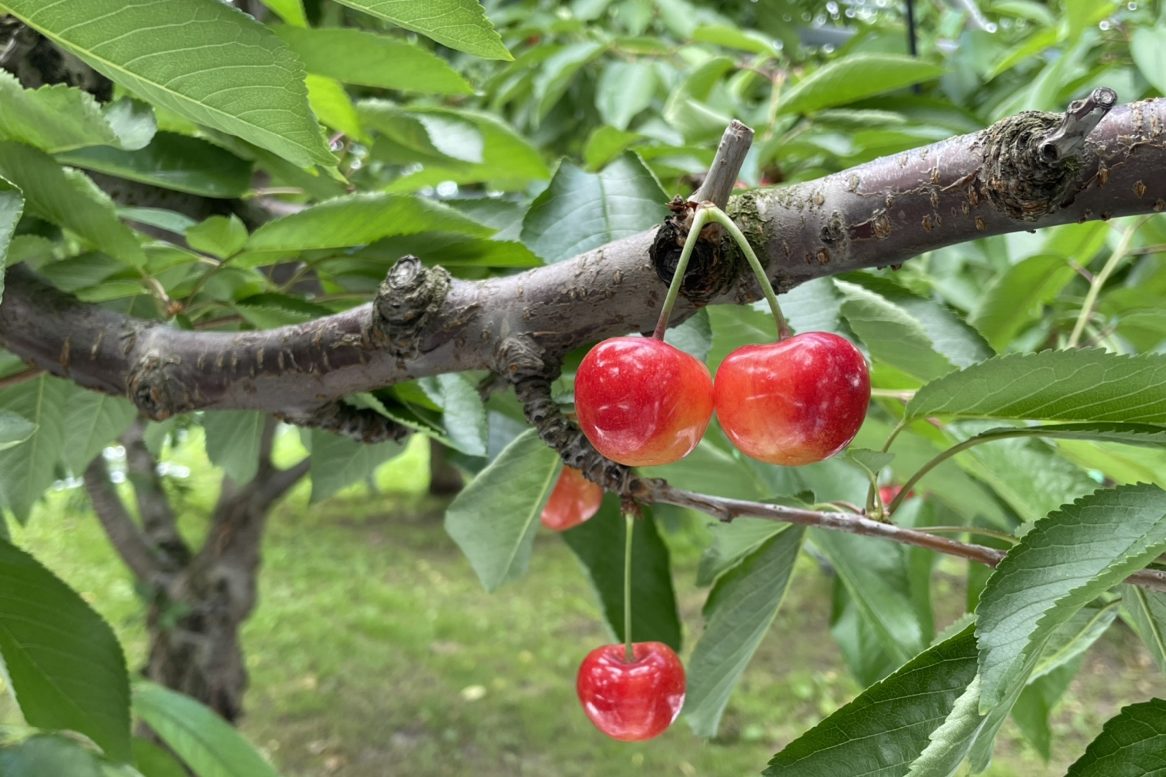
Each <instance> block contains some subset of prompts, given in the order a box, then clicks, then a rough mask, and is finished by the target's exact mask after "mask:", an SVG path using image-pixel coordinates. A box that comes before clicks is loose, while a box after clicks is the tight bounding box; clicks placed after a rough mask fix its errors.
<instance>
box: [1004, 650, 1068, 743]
mask: <svg viewBox="0 0 1166 777" xmlns="http://www.w3.org/2000/svg"><path fill="white" fill-rule="evenodd" d="M1080 663H1081V662H1080V661H1074V662H1072V663H1069V664H1065V665H1063V666H1059V667H1057V668H1056V669H1055V670H1053V671H1052V672H1050V673H1049V674H1046V675H1044V676H1042V677H1039V678H1037V679H1035V680H1033V681H1032V682H1030V683H1029V684H1028V685H1027V686H1025V689H1024V690H1023V691H1021V692H1020V696H1018V697H1017V699H1016V704H1014V705H1013V707H1012V720H1013V721H1014V722H1015V723H1016V727H1017V728H1018V729H1020V733H1021V734H1023V735H1024V738H1025V739H1026V740H1028V743H1029V744H1030V745H1032V747H1033V749H1034V750H1036V751H1037V752H1038V753H1040V756H1041V758H1043V759H1044V760H1045V761H1046V762H1047V761H1048V760H1049V758H1050V757H1052V739H1053V732H1052V728H1051V727H1050V726H1049V715H1051V714H1052V711H1053V708H1054V707H1055V706H1056V704H1057V702H1058V701H1060V698H1061V696H1063V695H1064V693H1065V691H1066V690H1067V689H1068V687H1069V683H1071V682H1072V681H1073V678H1074V677H1075V676H1076V674H1077V670H1078V669H1079V668H1080Z"/></svg>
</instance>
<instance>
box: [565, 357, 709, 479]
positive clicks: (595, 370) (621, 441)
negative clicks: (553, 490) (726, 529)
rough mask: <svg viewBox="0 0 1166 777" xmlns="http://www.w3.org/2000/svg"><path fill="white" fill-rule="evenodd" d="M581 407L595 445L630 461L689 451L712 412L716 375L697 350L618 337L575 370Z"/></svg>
mask: <svg viewBox="0 0 1166 777" xmlns="http://www.w3.org/2000/svg"><path fill="white" fill-rule="evenodd" d="M575 413H576V415H577V416H578V419H579V428H581V429H582V430H583V434H585V435H586V436H587V439H588V440H590V441H591V444H592V445H594V446H595V449H596V450H598V451H599V452H600V453H602V454H603V455H604V456H606V457H607V458H609V459H611V460H612V461H616V462H619V463H620V464H625V465H627V466H629V467H647V466H653V465H657V464H669V463H671V462H674V461H679V460H680V459H682V458H684V457H685V456H687V455H688V454H689V453H691V452H692V450H693V448H695V447H696V446H697V444H698V443H699V442H700V439H701V437H703V436H704V432H705V429H707V428H708V425H709V421H710V420H711V419H712V413H713V381H712V376H711V375H709V371H708V367H706V366H705V365H704V363H703V362H701V361H699V360H697V359H696V358H695V357H693V356H691V355H689V354H687V353H685V352H684V351H681V350H680V349H678V348H674V347H673V346H671V345H668V344H667V343H665V342H663V341H662V340H657V339H655V338H652V337H612V338H609V339H607V340H604V341H603V342H601V343H599V344H597V345H596V346H595V347H594V348H592V349H591V350H590V351H588V353H587V355H586V356H584V357H583V361H582V362H581V363H580V364H579V369H578V371H576V373H575Z"/></svg>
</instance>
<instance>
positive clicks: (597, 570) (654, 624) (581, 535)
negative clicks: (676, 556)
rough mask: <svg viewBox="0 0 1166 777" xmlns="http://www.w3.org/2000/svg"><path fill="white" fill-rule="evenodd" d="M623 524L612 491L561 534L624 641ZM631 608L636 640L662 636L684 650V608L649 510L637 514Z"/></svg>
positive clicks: (616, 634)
mask: <svg viewBox="0 0 1166 777" xmlns="http://www.w3.org/2000/svg"><path fill="white" fill-rule="evenodd" d="M624 524H625V522H624V518H623V516H622V515H620V511H619V505H618V501H617V500H616V499H614V498H612V497H608V498H605V499H604V500H603V505H602V506H601V507H600V510H599V512H598V513H596V514H595V515H594V516H592V517H591V518H590V519H588V520H586V521H584V522H583V523H581V524H579V525H578V526H576V527H575V528H573V529H571V530H569V531H566V532H564V533H563V535H562V537H563V540H564V541H565V542H566V543H567V547H569V548H570V549H571V552H572V553H574V554H575V557H576V558H577V559H579V563H580V564H582V565H583V569H584V570H585V571H586V573H587V578H588V580H589V581H590V582H591V586H592V588H594V590H595V593H596V595H597V596H598V597H599V604H600V606H601V607H602V608H603V616H604V620H606V621H607V625H608V626H609V628H610V629H611V633H612V635H613V637H614V638H615V639H616V640H617V641H621V642H622V641H623V638H624V612H623V569H624V568H623V562H624V554H623V550H622V549H623V547H624V540H625V534H624V531H625V527H624ZM632 613H633V615H634V616H635V617H634V618H633V619H632V641H634V642H652V641H655V642H663V643H664V644H666V645H669V646H671V647H672V649H673V650H676V651H679V650H680V640H681V624H680V614H679V613H678V612H677V609H676V594H675V592H674V591H673V588H672V569H671V565H670V562H669V554H668V546H667V545H665V544H664V540H663V539H661V537H660V533H659V531H658V530H657V529H656V520H655V518H654V517H653V515H652V512H651V511H650V510H645V512H644V515H643V516H641V517H640V518H637V519H636V521H635V528H634V529H633V532H632Z"/></svg>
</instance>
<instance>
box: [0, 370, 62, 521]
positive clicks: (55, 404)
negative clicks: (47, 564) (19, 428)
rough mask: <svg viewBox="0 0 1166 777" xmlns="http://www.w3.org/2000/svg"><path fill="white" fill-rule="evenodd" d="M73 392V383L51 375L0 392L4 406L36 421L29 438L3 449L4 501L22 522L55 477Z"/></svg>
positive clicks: (0, 490)
mask: <svg viewBox="0 0 1166 777" xmlns="http://www.w3.org/2000/svg"><path fill="white" fill-rule="evenodd" d="M70 394H71V389H70V384H68V383H66V382H65V381H62V380H58V379H57V378H52V377H49V376H47V375H42V376H41V377H39V378H35V379H33V380H30V381H26V382H24V383H21V384H18V385H16V386H12V387H11V388H8V389H5V390H3V391H0V408H3V409H5V410H7V411H9V412H12V413H16V414H17V415H20V416H23V417H24V418H26V419H28V420H29V421H31V422H32V423H34V424H36V431H35V432H34V433H33V434H32V435H31V436H30V437H29V438H28V439H27V440H25V441H24V442H22V443H20V444H19V445H15V446H13V447H11V448H9V449H7V450H4V451H0V502H2V503H3V504H4V505H5V506H7V507H8V509H9V510H11V511H12V512H13V513H14V514H15V515H16V519H17V520H18V521H20V522H21V523H23V522H24V521H26V520H27V519H28V514H29V512H30V511H31V510H32V505H33V503H35V502H36V500H37V499H39V498H40V495H41V493H43V492H44V490H45V489H46V488H48V487H49V486H50V485H52V482H53V480H54V478H55V474H54V472H53V468H54V467H55V466H56V463H57V461H58V460H59V459H60V456H61V450H62V447H63V445H64V441H65V429H64V417H65V403H66V401H67V399H68V398H69V396H70Z"/></svg>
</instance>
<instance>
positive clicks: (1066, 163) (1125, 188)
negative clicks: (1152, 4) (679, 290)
mask: <svg viewBox="0 0 1166 777" xmlns="http://www.w3.org/2000/svg"><path fill="white" fill-rule="evenodd" d="M1065 121H1066V118H1065V116H1064V115H1061V114H1038V113H1032V112H1029V113H1026V114H1021V115H1019V116H1015V117H1011V118H1009V119H1005V120H1003V121H1001V122H998V123H997V124H995V125H993V126H992V127H989V128H988V129H986V130H983V131H981V132H977V133H973V134H971V135H965V136H961V137H957V138H952V139H950V140H946V141H942V142H940V143H936V144H932V145H930V146H926V147H923V148H919V149H915V150H912V151H908V152H904V153H902V154H898V155H895V156H892V157H888V158H885V159H880V160H875V161H873V162H870V163H867V164H865V165H861V166H859V167H856V168H853V169H851V170H848V171H844V172H842V173H838V174H835V175H831V176H827V177H826V178H822V179H819V180H817V181H811V182H808V183H805V184H798V185H795V186H789V187H785V188H781V189H775V190H764V191H758V192H749V193H746V194H744V195H741V196H739V197H737V198H735V199H734V200H733V202H732V204H731V212H732V214H733V215H734V218H735V219H736V220H737V222H738V223H739V224H740V225H741V227H742V228H743V229H744V231H745V233H746V235H748V236H749V237H750V240H751V242H753V243H754V245H755V246H756V247H757V248H758V249H759V253H760V254H761V256H762V257H763V260H764V261H766V263H767V267H768V270H769V272H770V275H771V276H772V278H773V280H774V281H775V282H776V284H777V285H778V286H779V288H783V289H788V288H791V287H793V286H795V285H797V284H798V283H801V282H804V281H807V280H810V279H812V278H816V277H821V276H824V275H831V274H835V273H840V272H845V271H848V270H854V269H858V268H862V267H872V266H881V265H888V264H896V263H899V262H902V261H904V260H906V259H909V258H910V257H912V256H914V255H917V254H919V253H921V252H923V251H926V250H929V249H934V248H938V247H941V246H945V245H950V244H952V243H957V242H961V241H965V240H970V239H972V238H976V237H982V236H985V235H993V234H1001V233H1004V232H1010V231H1017V230H1021V229H1034V228H1039V227H1045V226H1051V225H1054V224H1063V223H1067V222H1073V221H1083V220H1087V219H1098V218H1110V217H1114V216H1123V215H1130V214H1135V213H1152V212H1161V211H1163V210H1166V175H1164V174H1163V171H1166V99H1157V100H1147V101H1143V102H1140V103H1134V104H1131V105H1125V106H1117V107H1115V108H1113V110H1111V111H1109V113H1108V115H1106V117H1105V118H1104V119H1103V120H1101V122H1100V123H1099V124H1098V125H1097V126H1096V128H1095V129H1094V130H1093V131H1092V132H1090V133H1089V134H1088V136H1087V137H1085V139H1084V144H1083V146H1081V148H1080V153H1077V154H1074V153H1072V147H1070V149H1069V151H1070V153H1069V154H1067V155H1066V156H1063V157H1060V158H1058V159H1056V160H1049V159H1048V158H1047V156H1046V155H1045V154H1042V152H1041V149H1042V148H1043V147H1046V144H1048V143H1054V144H1056V143H1055V141H1056V132H1057V131H1058V129H1059V128H1061V127H1062V126H1064V125H1065ZM1050 138H1052V139H1051V140H1050ZM1070 146H1071V144H1070ZM1058 153H1060V152H1058ZM1001 165H1005V166H1007V165H1013V166H1014V168H1015V169H1016V170H1017V172H1018V178H1019V180H1035V181H1038V184H1037V185H1035V186H1032V187H1028V188H1027V189H1025V188H1017V187H1016V186H1014V185H1011V184H1008V185H1005V184H1004V183H1003V182H1002V181H1001V179H1000V178H999V176H998V175H996V174H995V172H996V171H999V170H1003V169H1004V167H1002V166H1001ZM654 233H655V231H654V230H649V231H647V232H644V233H641V234H639V235H635V236H632V237H629V238H625V239H623V240H619V241H616V242H614V243H610V244H608V245H605V246H603V247H601V248H597V249H595V250H592V251H588V252H586V253H584V254H581V255H580V256H577V257H575V258H574V259H573V260H571V261H567V262H562V263H559V264H555V265H552V266H548V267H542V268H538V269H535V270H530V271H528V272H524V273H521V274H517V275H512V276H507V277H502V278H494V279H490V280H485V281H478V282H469V281H460V280H457V279H451V278H449V277H448V276H447V275H446V274H444V273H443V272H441V271H438V270H432V269H426V268H424V267H422V266H420V264H419V263H415V262H405V263H404V264H401V265H398V267H396V268H394V270H393V271H392V272H391V273H390V276H389V278H388V279H387V280H386V283H385V285H384V286H383V287H382V289H381V292H380V294H379V295H378V297H377V299H376V301H375V302H373V303H370V304H367V305H363V306H360V307H357V308H354V309H352V310H350V311H347V312H344V313H340V314H337V315H334V316H329V317H326V318H322V319H319V320H317V321H313V322H310V323H306V324H301V325H298V326H292V327H283V328H280V329H273V330H268V331H262V332H240V333H234V334H228V333H219V332H190V331H181V330H177V329H174V328H171V327H169V326H166V325H163V324H158V323H155V322H148V321H142V320H138V319H132V318H127V317H125V316H123V315H120V314H118V313H115V312H113V311H110V310H106V309H103V308H100V307H97V306H93V305H86V304H82V303H79V302H77V301H76V300H75V299H73V298H71V297H68V296H67V295H64V294H61V293H59V292H57V291H55V290H53V289H51V288H49V287H47V286H45V285H44V284H43V283H42V282H40V281H39V280H37V279H36V278H35V277H34V276H33V275H32V274H31V273H30V272H28V271H27V270H24V269H22V268H20V267H17V268H12V269H11V270H10V271H9V273H8V279H7V288H6V290H5V296H4V302H3V304H2V305H0V345H3V346H4V347H5V348H7V349H8V350H10V351H12V352H13V353H15V354H17V355H19V356H21V357H22V358H24V359H25V360H26V361H28V362H29V363H30V364H32V365H35V366H38V367H41V368H43V369H46V370H48V371H50V372H52V373H53V374H56V375H61V376H64V377H67V378H69V379H71V380H74V381H75V382H77V383H79V384H80V385H83V386H86V387H89V388H93V389H97V390H100V391H105V392H107V393H112V394H122V395H127V396H129V397H130V398H131V399H132V400H133V401H134V402H136V403H137V404H138V406H139V407H140V408H142V409H143V410H144V411H145V412H147V413H148V414H149V415H151V416H152V417H155V418H162V417H166V416H168V415H172V414H175V413H181V412H187V411H190V410H195V409H200V408H206V409H215V408H243V409H256V410H266V411H269V412H279V413H283V414H285V415H286V416H287V417H289V418H290V419H296V418H299V417H304V416H310V415H311V414H312V413H314V412H316V411H318V410H319V409H320V408H321V407H324V406H327V405H328V404H329V403H332V402H335V401H336V400H338V399H339V398H341V397H343V396H345V395H348V394H351V393H353V392H359V391H367V390H371V389H375V388H379V387H382V386H385V385H389V384H392V383H395V382H398V381H402V380H409V379H412V378H417V377H421V376H425V375H435V374H439V373H442V372H454V371H463V370H470V369H492V368H493V367H494V366H495V356H496V354H497V350H498V348H499V346H500V345H501V343H502V341H503V340H505V339H506V338H507V337H512V336H515V335H524V336H526V337H528V338H530V341H531V342H532V343H533V344H534V345H535V346H536V347H537V348H538V349H539V350H540V352H541V353H542V354H544V355H545V357H546V358H548V359H550V360H552V361H553V360H555V359H557V358H558V357H559V355H561V354H563V353H565V352H566V351H568V350H570V349H572V348H575V347H578V346H580V345H582V344H585V343H588V342H592V341H595V340H597V339H599V338H602V337H606V336H610V335H616V334H624V333H627V332H630V331H646V330H648V329H650V328H651V326H652V319H653V318H654V316H655V314H656V311H657V310H658V308H659V305H660V301H661V300H662V298H663V295H664V292H665V287H664V284H663V283H662V282H661V281H660V279H659V278H657V277H656V274H655V272H654V271H653V268H652V266H651V264H650V262H649V261H648V257H647V253H648V246H649V244H650V243H651V241H652V238H653V236H654ZM725 250H726V251H727V252H730V255H731V252H732V249H731V248H726V249H725ZM758 297H759V292H758V290H757V288H756V283H755V282H754V281H753V280H752V279H751V277H750V276H749V274H748V273H744V274H739V275H738V278H737V280H736V281H735V282H734V283H733V285H732V286H731V287H730V288H729V289H728V290H727V291H725V292H723V293H721V294H719V295H717V296H716V297H715V298H714V299H713V300H711V301H714V302H731V303H741V302H748V301H751V300H754V299H757V298H758ZM679 307H680V310H679V311H678V314H679V315H681V316H682V315H684V314H686V313H691V312H692V311H693V310H694V306H693V305H692V304H691V303H686V304H682V305H681V306H679Z"/></svg>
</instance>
